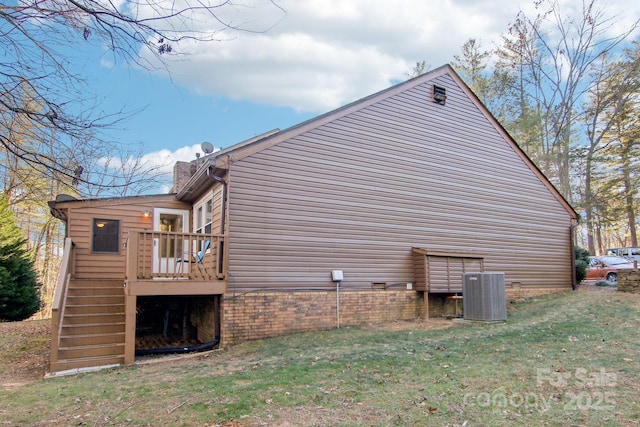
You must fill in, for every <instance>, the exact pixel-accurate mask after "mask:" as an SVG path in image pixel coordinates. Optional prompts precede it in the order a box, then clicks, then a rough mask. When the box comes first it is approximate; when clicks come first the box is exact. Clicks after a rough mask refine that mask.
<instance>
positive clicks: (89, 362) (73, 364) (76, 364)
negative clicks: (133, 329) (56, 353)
mask: <svg viewBox="0 0 640 427" xmlns="http://www.w3.org/2000/svg"><path fill="white" fill-rule="evenodd" d="M123 364H124V354H123V355H118V356H107V357H83V358H79V359H71V360H67V359H61V360H58V361H57V362H55V363H52V364H51V366H50V370H51V372H52V373H55V372H61V371H67V370H71V369H80V368H91V367H95V366H109V365H123Z"/></svg>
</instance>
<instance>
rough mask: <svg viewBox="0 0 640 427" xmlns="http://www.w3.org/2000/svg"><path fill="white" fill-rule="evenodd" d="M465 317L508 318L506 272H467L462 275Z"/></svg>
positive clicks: (483, 318) (484, 319) (476, 318)
mask: <svg viewBox="0 0 640 427" xmlns="http://www.w3.org/2000/svg"><path fill="white" fill-rule="evenodd" d="M462 303H463V310H464V311H463V312H464V316H463V317H464V319H467V320H483V321H498V320H507V299H506V292H505V287H504V273H465V274H463V275H462Z"/></svg>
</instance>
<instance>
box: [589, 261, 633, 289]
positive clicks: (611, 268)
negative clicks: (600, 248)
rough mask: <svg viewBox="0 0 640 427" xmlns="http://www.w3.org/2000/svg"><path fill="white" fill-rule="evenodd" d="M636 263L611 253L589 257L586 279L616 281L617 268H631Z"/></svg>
mask: <svg viewBox="0 0 640 427" xmlns="http://www.w3.org/2000/svg"><path fill="white" fill-rule="evenodd" d="M635 267H636V264H635V263H634V262H633V261H631V260H630V259H629V258H625V257H621V256H613V255H605V256H592V257H589V268H587V277H586V278H585V279H586V280H606V281H608V282H611V283H618V270H627V269H633V268H635Z"/></svg>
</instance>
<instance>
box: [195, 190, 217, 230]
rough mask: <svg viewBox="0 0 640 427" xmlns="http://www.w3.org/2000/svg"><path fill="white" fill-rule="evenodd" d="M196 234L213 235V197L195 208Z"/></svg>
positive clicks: (204, 200)
mask: <svg viewBox="0 0 640 427" xmlns="http://www.w3.org/2000/svg"><path fill="white" fill-rule="evenodd" d="M193 215H194V217H195V218H194V221H193V224H194V230H193V231H194V232H195V233H204V234H211V230H212V222H213V196H211V197H208V198H206V199H203V200H202V201H200V202H199V203H198V204H196V205H195V206H194V211H193Z"/></svg>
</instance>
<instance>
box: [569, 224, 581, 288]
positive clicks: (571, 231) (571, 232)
mask: <svg viewBox="0 0 640 427" xmlns="http://www.w3.org/2000/svg"><path fill="white" fill-rule="evenodd" d="M579 223H580V221H579V220H578V219H575V220H573V219H572V220H571V226H570V227H569V246H570V247H571V289H573V290H574V291H575V290H576V289H578V283H577V278H576V247H575V243H574V241H575V238H576V227H578V224H579Z"/></svg>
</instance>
